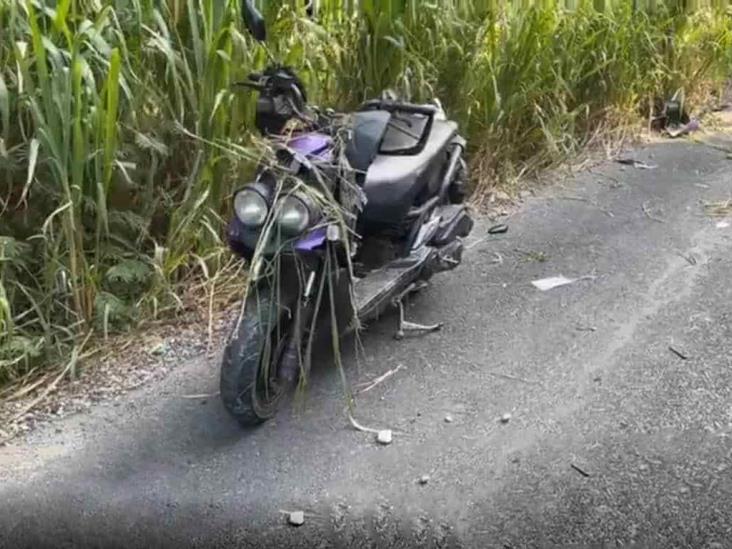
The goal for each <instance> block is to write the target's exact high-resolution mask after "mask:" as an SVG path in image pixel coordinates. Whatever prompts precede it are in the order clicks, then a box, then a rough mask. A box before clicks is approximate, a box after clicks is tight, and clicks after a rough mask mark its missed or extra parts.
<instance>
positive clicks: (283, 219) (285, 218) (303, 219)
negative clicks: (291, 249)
mask: <svg viewBox="0 0 732 549" xmlns="http://www.w3.org/2000/svg"><path fill="white" fill-rule="evenodd" d="M278 204H279V211H278V213H277V224H278V225H279V226H280V229H282V231H283V232H285V233H288V234H292V235H295V234H300V233H301V232H303V231H304V230H305V229H307V228H308V225H309V224H310V211H309V210H308V207H307V205H306V204H305V202H303V201H302V200H300V199H299V198H297V197H296V196H292V195H290V196H286V197H285V198H282V199H281V200H280V201H279V202H278Z"/></svg>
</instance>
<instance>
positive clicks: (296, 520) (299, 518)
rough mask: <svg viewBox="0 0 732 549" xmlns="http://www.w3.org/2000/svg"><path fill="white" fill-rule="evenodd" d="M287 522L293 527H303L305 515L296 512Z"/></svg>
mask: <svg viewBox="0 0 732 549" xmlns="http://www.w3.org/2000/svg"><path fill="white" fill-rule="evenodd" d="M287 522H289V523H290V524H291V525H292V526H302V525H303V524H305V513H303V512H302V511H294V512H292V513H290V515H289V516H288V517H287Z"/></svg>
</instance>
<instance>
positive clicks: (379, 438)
mask: <svg viewBox="0 0 732 549" xmlns="http://www.w3.org/2000/svg"><path fill="white" fill-rule="evenodd" d="M391 439H392V434H391V429H384V430H383V431H379V432H378V433H376V442H378V443H379V444H383V445H384V446H386V445H388V444H391Z"/></svg>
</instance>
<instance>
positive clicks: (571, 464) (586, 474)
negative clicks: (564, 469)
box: [570, 463, 590, 478]
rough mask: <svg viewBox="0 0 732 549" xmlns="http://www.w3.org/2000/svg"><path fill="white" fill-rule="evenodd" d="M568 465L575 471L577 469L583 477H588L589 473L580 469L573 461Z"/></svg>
mask: <svg viewBox="0 0 732 549" xmlns="http://www.w3.org/2000/svg"><path fill="white" fill-rule="evenodd" d="M570 467H572V469H574V470H575V471H577V472H578V473H579V474H580V475H582V476H583V477H585V478H589V477H590V473H587V472H586V471H583V470H582V469H580V468H579V467H577V466H576V465H575V464H574V463H570Z"/></svg>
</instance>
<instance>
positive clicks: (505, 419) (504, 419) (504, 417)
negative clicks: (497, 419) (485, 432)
mask: <svg viewBox="0 0 732 549" xmlns="http://www.w3.org/2000/svg"><path fill="white" fill-rule="evenodd" d="M509 421H511V414H509V413H505V414H503V415H502V416H501V423H508V422H509Z"/></svg>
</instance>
